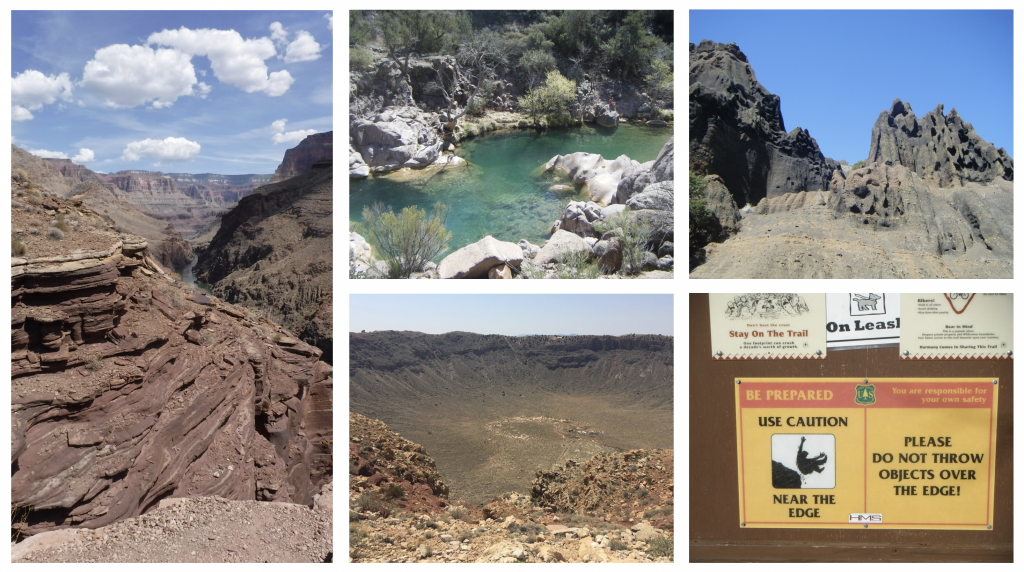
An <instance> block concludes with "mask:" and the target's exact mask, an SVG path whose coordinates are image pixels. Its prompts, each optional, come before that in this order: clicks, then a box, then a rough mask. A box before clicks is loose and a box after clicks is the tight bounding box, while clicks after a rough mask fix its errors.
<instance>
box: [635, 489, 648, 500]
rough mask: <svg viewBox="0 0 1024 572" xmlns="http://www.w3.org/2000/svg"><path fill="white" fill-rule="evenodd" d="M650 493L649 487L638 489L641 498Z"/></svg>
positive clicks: (637, 494) (638, 496)
mask: <svg viewBox="0 0 1024 572" xmlns="http://www.w3.org/2000/svg"><path fill="white" fill-rule="evenodd" d="M648 494H649V493H648V491H647V489H638V490H637V491H636V496H637V498H641V499H642V498H644V497H646V496H647V495H648Z"/></svg>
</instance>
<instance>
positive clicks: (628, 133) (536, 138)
mask: <svg viewBox="0 0 1024 572" xmlns="http://www.w3.org/2000/svg"><path fill="white" fill-rule="evenodd" d="M671 136H672V128H671V127H668V128H666V127H647V126H642V125H641V126H637V125H620V126H619V127H618V128H617V129H615V130H605V129H594V128H591V127H584V128H573V129H558V130H547V131H543V132H537V131H532V130H527V131H513V132H503V133H496V134H488V135H483V136H480V137H476V138H474V139H470V140H469V141H466V142H464V143H463V144H462V145H460V147H459V149H458V150H457V151H456V154H457V155H459V156H460V157H463V158H465V159H466V160H467V161H468V162H469V165H468V166H465V167H458V168H454V169H449V170H447V171H443V172H434V173H433V174H431V173H430V172H429V171H425V172H417V171H413V172H411V173H409V172H401V173H394V174H390V175H383V176H376V177H370V178H368V179H363V180H353V181H351V186H350V191H349V208H350V215H349V217H350V221H351V222H353V223H362V222H363V214H362V213H363V207H364V206H370V205H372V204H373V203H374V202H382V203H384V204H385V205H388V206H391V207H392V208H393V209H394V210H395V211H396V212H399V211H401V210H402V209H403V208H405V207H407V206H410V205H416V206H418V207H419V208H421V209H424V210H425V211H427V212H428V213H429V212H431V210H432V209H433V205H434V203H436V202H441V203H444V204H448V205H451V213H450V214H449V216H448V224H447V228H448V230H450V231H451V232H452V241H451V244H450V246H449V249H448V251H447V252H446V253H445V254H448V253H451V252H454V251H455V250H458V249H459V248H462V247H463V246H466V245H467V244H472V243H474V242H476V241H478V240H480V239H481V238H483V237H484V236H487V235H488V234H489V235H491V236H493V237H495V238H497V239H499V240H504V241H508V242H519V240H520V239H522V238H525V239H527V240H529V241H530V242H532V243H534V244H539V243H541V242H543V241H544V240H546V239H547V238H548V237H549V236H550V233H549V231H550V228H551V223H553V222H554V221H556V220H558V219H559V218H560V217H561V215H562V212H563V211H564V210H565V204H566V203H567V202H568V201H569V200H586V192H585V191H575V190H573V191H568V192H560V191H552V190H550V188H551V187H552V186H553V185H556V184H569V185H570V186H571V182H570V181H569V180H568V179H567V178H565V177H564V176H560V177H559V176H554V175H553V174H552V173H542V172H541V170H542V168H543V165H544V164H545V163H546V162H547V161H548V160H549V159H551V158H552V157H554V156H555V155H566V154H569V153H575V152H577V151H586V152H588V153H599V154H601V155H603V156H604V158H605V159H606V160H612V159H614V158H616V157H618V156H619V155H627V156H628V157H629V158H631V159H634V160H636V161H639V162H641V163H644V162H647V161H651V160H653V159H655V158H656V157H657V156H658V152H659V151H661V148H662V147H663V146H664V145H665V142H667V141H668V140H669V138H670V137H671ZM352 227H353V230H355V231H356V232H360V233H361V234H363V235H364V236H366V233H365V232H362V231H363V230H364V229H362V228H360V227H361V225H360V224H353V225H352ZM443 256H444V254H442V255H441V257H443ZM441 257H439V258H441Z"/></svg>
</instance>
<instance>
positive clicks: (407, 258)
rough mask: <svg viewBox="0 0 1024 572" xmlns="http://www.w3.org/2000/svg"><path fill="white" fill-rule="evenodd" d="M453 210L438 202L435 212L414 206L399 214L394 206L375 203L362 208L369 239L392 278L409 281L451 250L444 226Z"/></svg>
mask: <svg viewBox="0 0 1024 572" xmlns="http://www.w3.org/2000/svg"><path fill="white" fill-rule="evenodd" d="M450 211H451V207H450V206H447V205H442V204H441V203H437V204H435V205H434V212H433V213H432V214H431V215H430V216H429V217H427V213H426V211H423V210H422V209H419V208H417V207H414V206H411V207H406V208H404V209H402V212H401V214H398V215H396V214H395V213H394V212H393V211H392V210H391V207H385V206H384V205H383V204H381V203H374V205H373V206H372V207H363V220H365V221H366V227H367V229H368V230H369V234H370V237H369V238H370V240H371V242H372V243H373V246H374V247H376V249H377V252H379V253H381V254H382V255H383V257H384V259H385V261H386V263H387V265H388V277H389V278H408V277H409V275H410V274H412V273H413V272H418V271H420V270H421V269H422V268H423V265H424V264H426V263H427V262H429V261H430V260H432V259H433V258H434V257H436V256H438V255H439V254H441V253H442V252H444V251H445V250H448V243H449V242H451V239H452V233H451V232H449V231H446V230H445V228H444V225H445V223H446V221H447V220H448V213H449V212H450Z"/></svg>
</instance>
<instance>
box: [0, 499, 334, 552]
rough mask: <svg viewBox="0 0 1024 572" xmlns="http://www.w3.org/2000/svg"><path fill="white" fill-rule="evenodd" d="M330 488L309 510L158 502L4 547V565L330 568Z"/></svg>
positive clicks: (230, 503)
mask: <svg viewBox="0 0 1024 572" xmlns="http://www.w3.org/2000/svg"><path fill="white" fill-rule="evenodd" d="M333 490H334V485H333V483H329V484H326V485H324V486H323V488H322V490H321V491H320V492H319V493H318V494H317V495H316V496H315V497H314V500H313V507H312V508H310V507H307V506H305V505H298V504H292V503H265V502H258V501H233V500H228V499H225V498H221V497H198V498H174V499H164V500H162V501H160V504H159V505H158V506H157V508H156V509H154V510H152V511H150V512H148V513H146V514H144V515H142V516H138V517H135V518H129V519H126V520H122V521H120V522H116V523H114V524H109V525H107V526H103V527H100V528H97V529H95V530H90V529H76V528H65V529H61V530H55V531H51V532H44V533H42V534H37V535H35V536H31V537H29V538H28V539H26V540H25V541H24V542H22V543H20V544H16V545H14V546H12V547H11V562H131V563H138V562H197V563H198V562H331V561H332V559H333V556H334V549H333V538H332V532H333V528H334V523H333V520H334V519H333V509H332V504H333V499H334V492H333Z"/></svg>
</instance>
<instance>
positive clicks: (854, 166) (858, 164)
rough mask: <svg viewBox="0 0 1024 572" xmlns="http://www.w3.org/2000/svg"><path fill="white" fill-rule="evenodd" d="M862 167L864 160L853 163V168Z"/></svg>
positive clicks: (854, 169)
mask: <svg viewBox="0 0 1024 572" xmlns="http://www.w3.org/2000/svg"><path fill="white" fill-rule="evenodd" d="M862 168H864V161H857V162H856V163H854V164H853V169H851V170H853V171H856V170H857V169H862Z"/></svg>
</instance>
